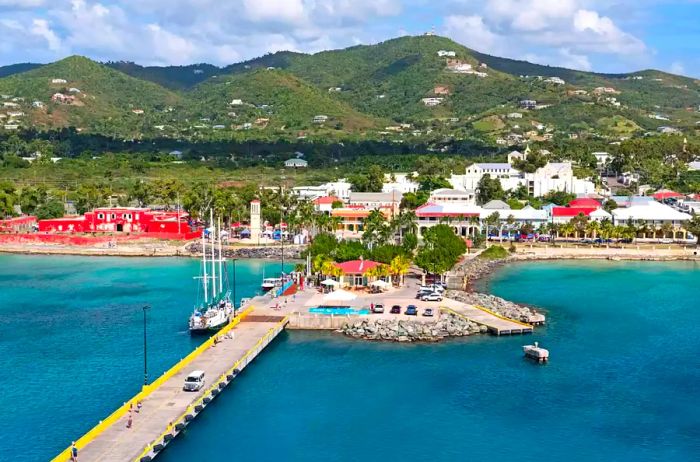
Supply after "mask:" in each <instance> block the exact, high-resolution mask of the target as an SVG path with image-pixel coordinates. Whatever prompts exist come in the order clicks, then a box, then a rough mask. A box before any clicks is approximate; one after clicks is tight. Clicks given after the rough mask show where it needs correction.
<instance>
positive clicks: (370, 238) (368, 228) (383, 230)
mask: <svg viewBox="0 0 700 462" xmlns="http://www.w3.org/2000/svg"><path fill="white" fill-rule="evenodd" d="M387 228H388V229H387ZM390 234H391V228H390V227H389V226H388V225H387V223H386V218H385V217H384V215H383V214H382V212H380V211H379V210H376V209H375V210H372V211H371V212H370V213H369V215H368V216H367V218H365V220H364V232H363V233H362V240H363V241H365V243H366V244H367V245H368V247H372V246H373V245H374V244H381V243H384V242H386V241H387V240H388V239H387V238H388V237H389V236H390Z"/></svg>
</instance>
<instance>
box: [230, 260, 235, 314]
mask: <svg viewBox="0 0 700 462" xmlns="http://www.w3.org/2000/svg"><path fill="white" fill-rule="evenodd" d="M231 261H232V262H233V315H234V316H236V258H235V257H231Z"/></svg>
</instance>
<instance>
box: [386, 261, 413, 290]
mask: <svg viewBox="0 0 700 462" xmlns="http://www.w3.org/2000/svg"><path fill="white" fill-rule="evenodd" d="M410 268H411V260H409V259H408V257H406V256H404V255H397V256H396V257H394V259H393V260H391V263H389V272H390V273H391V274H392V276H396V277H398V281H399V284H400V285H403V279H404V275H405V274H406V273H408V270H409V269H410Z"/></svg>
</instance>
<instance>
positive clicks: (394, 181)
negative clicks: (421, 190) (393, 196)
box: [382, 173, 420, 194]
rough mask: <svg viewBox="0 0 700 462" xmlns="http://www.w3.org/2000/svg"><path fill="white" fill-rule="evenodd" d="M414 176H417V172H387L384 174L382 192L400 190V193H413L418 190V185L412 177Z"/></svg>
mask: <svg viewBox="0 0 700 462" xmlns="http://www.w3.org/2000/svg"><path fill="white" fill-rule="evenodd" d="M415 176H417V173H411V174H409V173H387V174H385V175H384V184H383V185H382V192H384V193H390V192H391V191H400V192H401V193H402V194H406V193H414V192H416V191H418V187H419V186H420V185H419V184H418V183H417V182H416V181H414V180H413V179H412V178H413V177H415Z"/></svg>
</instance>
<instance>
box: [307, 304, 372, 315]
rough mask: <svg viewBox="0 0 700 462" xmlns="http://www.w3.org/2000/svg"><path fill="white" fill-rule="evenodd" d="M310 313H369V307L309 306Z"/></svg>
mask: <svg viewBox="0 0 700 462" xmlns="http://www.w3.org/2000/svg"><path fill="white" fill-rule="evenodd" d="M309 313H315V314H362V315H364V314H369V310H368V309H361V310H356V309H354V308H348V307H347V306H324V307H316V308H309Z"/></svg>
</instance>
